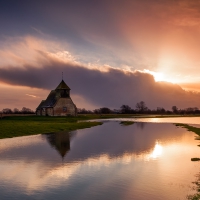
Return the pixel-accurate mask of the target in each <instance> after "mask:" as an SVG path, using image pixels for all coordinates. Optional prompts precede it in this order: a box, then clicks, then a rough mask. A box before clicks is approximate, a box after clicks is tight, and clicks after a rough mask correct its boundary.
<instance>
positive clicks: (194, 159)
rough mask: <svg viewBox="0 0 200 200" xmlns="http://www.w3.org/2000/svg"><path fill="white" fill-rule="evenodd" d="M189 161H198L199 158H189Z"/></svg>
mask: <svg viewBox="0 0 200 200" xmlns="http://www.w3.org/2000/svg"><path fill="white" fill-rule="evenodd" d="M191 161H200V158H191Z"/></svg>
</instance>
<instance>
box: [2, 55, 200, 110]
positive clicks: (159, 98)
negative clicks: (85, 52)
mask: <svg viewBox="0 0 200 200" xmlns="http://www.w3.org/2000/svg"><path fill="white" fill-rule="evenodd" d="M38 54H40V56H39V57H37V58H39V59H38V61H37V62H38V63H40V60H41V58H42V64H40V65H41V67H35V66H33V65H31V64H30V65H28V64H24V65H23V68H22V67H20V66H19V67H16V66H7V67H1V68H0V80H1V81H2V82H4V83H7V84H10V85H20V86H28V87H32V88H40V89H45V90H51V89H55V87H56V86H57V85H58V84H59V82H60V81H61V73H62V72H64V80H65V81H66V83H67V84H68V85H69V87H70V88H71V89H72V91H71V93H72V94H74V95H77V96H79V97H81V98H83V99H84V100H85V101H86V102H89V103H91V105H96V106H99V107H101V106H107V107H110V108H119V107H120V106H121V105H122V104H128V105H130V106H131V107H133V108H135V104H136V103H137V102H138V101H141V100H143V101H145V102H146V104H147V106H148V107H149V108H151V109H152V108H156V107H165V108H168V109H170V108H171V107H172V106H173V105H177V106H178V107H179V108H184V107H189V106H191V107H194V106H197V107H198V106H200V103H199V98H200V95H199V94H194V93H191V92H186V91H184V90H183V89H182V88H181V87H180V86H178V85H176V84H172V83H166V82H155V80H154V77H153V76H152V75H151V74H148V73H142V72H139V71H133V72H131V71H125V70H120V69H115V68H111V67H106V70H104V71H102V70H99V69H98V68H87V66H85V65H82V64H81V63H77V62H74V61H70V62H65V61H63V60H62V59H58V58H55V57H52V56H51V54H46V53H44V52H41V51H40V52H38ZM102 67H103V66H102ZM30 93H31V90H30ZM26 94H27V93H26ZM79 99H80V98H79ZM75 104H76V105H77V107H80V106H79V105H81V102H75ZM36 106H37V105H36Z"/></svg>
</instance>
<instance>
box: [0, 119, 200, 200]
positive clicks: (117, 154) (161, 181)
mask: <svg viewBox="0 0 200 200" xmlns="http://www.w3.org/2000/svg"><path fill="white" fill-rule="evenodd" d="M194 136H195V134H193V133H192V132H187V131H186V129H183V128H177V127H176V126H174V125H173V124H166V123H163V124H156V123H142V122H140V123H135V124H133V125H130V126H121V125H120V124H119V122H112V121H111V122H107V123H104V124H103V125H101V126H97V127H93V128H90V129H84V130H78V131H74V132H71V133H67V132H60V133H57V134H53V133H52V134H46V135H36V136H27V137H18V138H11V139H2V140H0V199H73V200H76V199H77V200H79V199H87V200H89V199H95V200H98V199H99V200H100V199H101V200H102V199H104V200H106V199H115V200H118V199H127V200H129V199H134V200H148V199H150V200H151V199H154V200H174V199H181V200H182V199H186V196H187V195H188V194H193V193H194V192H195V191H194V189H193V187H194V185H193V184H192V182H193V181H195V175H196V174H198V172H199V164H198V162H191V161H190V159H191V158H192V157H199V147H198V146H197V145H198V141H196V140H194Z"/></svg>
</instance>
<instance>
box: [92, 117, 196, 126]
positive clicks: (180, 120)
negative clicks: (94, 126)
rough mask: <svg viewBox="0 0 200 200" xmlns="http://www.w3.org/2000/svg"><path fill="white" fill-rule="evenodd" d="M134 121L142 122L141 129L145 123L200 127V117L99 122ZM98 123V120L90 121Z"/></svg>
mask: <svg viewBox="0 0 200 200" xmlns="http://www.w3.org/2000/svg"><path fill="white" fill-rule="evenodd" d="M125 120H126V121H134V122H141V123H143V124H141V123H139V126H141V128H142V127H143V126H144V123H145V122H148V123H184V124H196V125H197V124H198V125H200V117H163V118H154V117H148V118H116V119H102V120H99V121H125ZM90 121H96V120H90Z"/></svg>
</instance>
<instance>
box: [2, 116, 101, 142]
mask: <svg viewBox="0 0 200 200" xmlns="http://www.w3.org/2000/svg"><path fill="white" fill-rule="evenodd" d="M80 119H81V117H80V118H75V117H40V116H24V117H5V118H3V119H1V120H0V139H2V138H11V137H17V136H26V135H35V134H41V133H49V132H58V131H72V130H77V129H83V128H90V127H92V126H97V125H100V124H102V123H101V122H86V121H85V122H79V123H78V120H80Z"/></svg>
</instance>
